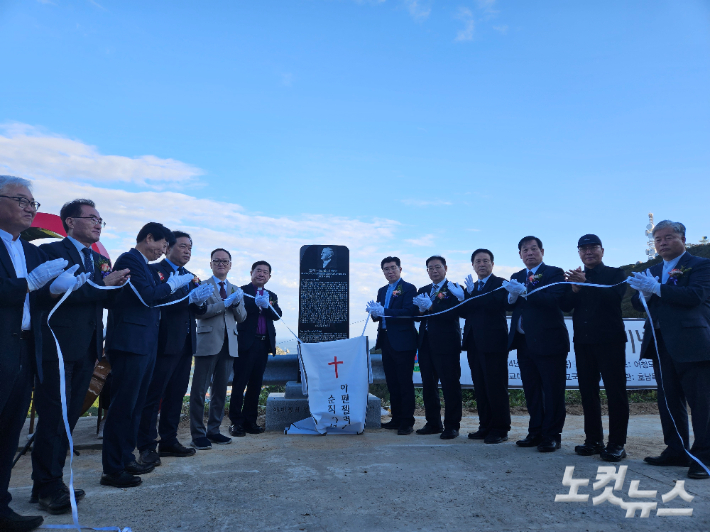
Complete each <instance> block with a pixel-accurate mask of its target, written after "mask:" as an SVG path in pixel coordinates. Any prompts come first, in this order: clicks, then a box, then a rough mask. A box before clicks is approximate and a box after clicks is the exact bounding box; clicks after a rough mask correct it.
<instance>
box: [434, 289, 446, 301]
mask: <svg viewBox="0 0 710 532" xmlns="http://www.w3.org/2000/svg"><path fill="white" fill-rule="evenodd" d="M436 297H437V299H449V293H448V292H447V291H446V290H439V291H438V292H437V294H436Z"/></svg>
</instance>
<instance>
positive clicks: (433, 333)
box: [413, 255, 464, 440]
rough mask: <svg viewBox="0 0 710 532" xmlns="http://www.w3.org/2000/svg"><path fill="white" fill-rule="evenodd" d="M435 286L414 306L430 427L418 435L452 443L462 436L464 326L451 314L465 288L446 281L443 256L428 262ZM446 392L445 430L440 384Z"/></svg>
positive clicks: (426, 288) (423, 291)
mask: <svg viewBox="0 0 710 532" xmlns="http://www.w3.org/2000/svg"><path fill="white" fill-rule="evenodd" d="M426 266H427V273H428V274H429V279H431V283H430V284H428V285H426V286H423V287H421V288H420V289H419V291H418V292H417V293H418V295H417V297H415V298H414V300H413V302H414V304H415V305H417V307H419V313H420V315H421V318H420V319H421V325H420V326H419V370H420V372H421V376H422V388H423V390H422V392H423V395H424V409H425V411H426V425H424V427H422V428H421V429H419V430H417V434H439V433H441V439H443V440H450V439H454V438H456V437H457V436H458V435H459V427H460V426H461V415H462V405H461V363H460V361H459V356H460V355H461V326H460V325H459V314H458V312H456V311H453V310H452V311H449V312H446V313H445V314H441V315H439V316H434V317H431V318H428V317H426V316H427V315H428V314H436V313H438V312H443V311H446V310H448V309H450V308H452V307H455V306H456V305H458V304H459V302H461V301H463V299H464V291H463V288H461V287H459V286H458V285H456V284H455V283H451V282H449V281H447V280H446V271H447V267H446V259H444V257H441V256H439V255H434V256H433V257H429V258H428V259H427V261H426ZM440 380H441V389H442V391H443V392H444V402H445V411H444V427H443V428H442V426H441V402H440V400H439V381H440Z"/></svg>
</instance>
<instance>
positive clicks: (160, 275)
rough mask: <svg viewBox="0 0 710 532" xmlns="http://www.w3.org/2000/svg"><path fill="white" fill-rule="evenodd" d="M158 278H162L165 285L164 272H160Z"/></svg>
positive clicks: (161, 280)
mask: <svg viewBox="0 0 710 532" xmlns="http://www.w3.org/2000/svg"><path fill="white" fill-rule="evenodd" d="M158 277H160V282H161V283H164V282H165V276H164V275H163V272H161V271H158Z"/></svg>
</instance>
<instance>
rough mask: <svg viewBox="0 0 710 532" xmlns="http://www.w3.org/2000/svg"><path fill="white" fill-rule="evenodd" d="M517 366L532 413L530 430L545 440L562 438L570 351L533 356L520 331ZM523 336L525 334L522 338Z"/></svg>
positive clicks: (565, 413) (529, 410) (532, 433)
mask: <svg viewBox="0 0 710 532" xmlns="http://www.w3.org/2000/svg"><path fill="white" fill-rule="evenodd" d="M517 336H518V337H517V339H516V344H517V345H518V366H519V367H520V378H521V379H522V381H523V392H525V402H526V403H527V407H528V414H529V415H530V422H529V425H528V433H529V434H531V435H533V436H538V435H539V436H542V437H543V438H544V439H546V440H554V441H560V440H561V438H562V427H564V425H565V417H566V415H567V411H566V410H565V386H566V384H567V355H566V353H559V354H555V355H549V356H539V355H535V356H531V355H530V354H529V353H528V349H527V344H526V342H525V335H520V334H518V335H517ZM521 336H522V338H521Z"/></svg>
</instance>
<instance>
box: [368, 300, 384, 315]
mask: <svg viewBox="0 0 710 532" xmlns="http://www.w3.org/2000/svg"><path fill="white" fill-rule="evenodd" d="M367 311H368V312H369V313H370V314H372V315H373V316H374V317H375V318H381V317H383V316H384V315H385V307H383V306H382V304H381V303H375V304H374V305H371V306H368V307H367Z"/></svg>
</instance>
